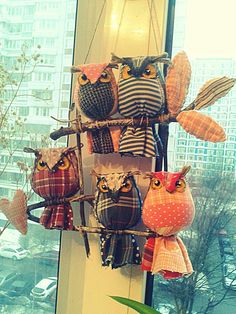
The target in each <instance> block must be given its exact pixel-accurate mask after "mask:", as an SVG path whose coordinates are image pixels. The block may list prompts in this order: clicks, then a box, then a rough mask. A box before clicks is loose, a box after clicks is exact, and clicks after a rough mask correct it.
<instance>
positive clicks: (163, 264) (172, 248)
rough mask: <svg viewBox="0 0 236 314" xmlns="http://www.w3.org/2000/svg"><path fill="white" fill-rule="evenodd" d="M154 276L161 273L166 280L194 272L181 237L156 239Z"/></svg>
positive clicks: (152, 268) (153, 264) (153, 265)
mask: <svg viewBox="0 0 236 314" xmlns="http://www.w3.org/2000/svg"><path fill="white" fill-rule="evenodd" d="M151 271H152V273H153V274H155V273H161V274H162V275H163V277H164V278H165V279H171V278H178V277H182V276H183V275H189V274H191V273H192V272H193V268H192V264H191V261H190V259H189V256H188V253H187V250H186V248H185V246H184V244H183V242H182V241H181V239H180V238H179V237H176V236H169V237H158V238H156V239H155V246H154V252H153V263H152V267H151Z"/></svg>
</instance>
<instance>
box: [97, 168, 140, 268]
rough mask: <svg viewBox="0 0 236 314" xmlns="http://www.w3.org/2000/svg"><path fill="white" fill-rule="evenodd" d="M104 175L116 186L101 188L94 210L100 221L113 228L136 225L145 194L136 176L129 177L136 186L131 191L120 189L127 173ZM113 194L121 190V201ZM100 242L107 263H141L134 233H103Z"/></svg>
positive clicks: (104, 177) (113, 264) (119, 196)
mask: <svg viewBox="0 0 236 314" xmlns="http://www.w3.org/2000/svg"><path fill="white" fill-rule="evenodd" d="M102 178H103V180H104V179H107V181H106V182H107V184H108V187H109V186H110V187H111V186H112V187H113V189H109V191H108V192H106V193H102V192H101V191H100V190H99V189H98V191H97V192H96V195H95V205H94V211H95V216H96V218H97V220H98V222H99V223H101V224H102V225H103V226H104V227H105V228H107V229H112V230H122V229H129V228H132V227H134V226H135V225H136V224H137V223H138V222H139V221H140V218H141V197H140V193H139V191H138V188H137V186H136V184H135V181H134V178H133V176H129V177H128V179H129V180H130V181H131V182H132V185H133V187H132V189H131V190H130V191H129V192H122V191H120V188H121V187H122V184H123V183H124V182H125V180H126V179H127V175H125V174H121V175H118V176H117V174H110V175H104V176H103V175H102ZM98 182H99V181H98ZM113 193H118V195H117V196H118V199H117V200H114V199H113V197H112V194H113ZM100 244H101V257H102V265H103V266H109V265H110V266H111V268H117V267H121V266H123V265H126V264H140V263H141V257H140V253H139V248H138V245H137V243H136V240H135V238H134V237H133V236H131V235H116V234H107V235H106V236H104V235H101V237H100Z"/></svg>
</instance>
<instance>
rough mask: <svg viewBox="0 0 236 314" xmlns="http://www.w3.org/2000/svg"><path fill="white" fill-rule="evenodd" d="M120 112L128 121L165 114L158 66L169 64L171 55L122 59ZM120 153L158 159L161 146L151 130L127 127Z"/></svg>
mask: <svg viewBox="0 0 236 314" xmlns="http://www.w3.org/2000/svg"><path fill="white" fill-rule="evenodd" d="M112 61H113V62H114V63H115V62H116V63H121V64H122V65H121V70H120V79H119V83H118V109H119V112H120V113H121V115H122V116H124V117H126V118H142V117H143V118H147V119H148V118H150V117H155V116H156V115H158V114H161V113H163V111H164V106H165V93H164V80H163V78H162V74H161V72H160V70H159V68H158V63H160V62H162V63H163V62H164V63H168V62H169V61H168V59H167V54H163V55H161V56H158V57H151V56H149V57H136V58H128V57H127V58H119V57H116V56H115V55H113V56H112ZM119 152H120V153H121V154H122V155H133V156H144V157H155V156H156V155H157V154H158V151H157V145H156V142H155V139H154V136H153V131H152V128H151V127H136V128H135V127H132V126H128V127H125V128H124V129H123V131H122V134H121V139H120V148H119Z"/></svg>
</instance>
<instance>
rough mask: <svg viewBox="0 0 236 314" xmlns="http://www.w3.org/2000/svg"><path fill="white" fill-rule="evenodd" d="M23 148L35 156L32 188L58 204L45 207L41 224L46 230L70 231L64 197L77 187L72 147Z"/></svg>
mask: <svg viewBox="0 0 236 314" xmlns="http://www.w3.org/2000/svg"><path fill="white" fill-rule="evenodd" d="M25 151H28V152H29V151H31V152H34V154H35V156H36V158H35V164H34V169H33V173H32V177H31V185H32V188H33V190H34V191H35V193H37V194H38V195H39V196H41V197H43V198H44V199H45V200H50V201H52V202H53V201H55V203H58V205H49V206H47V207H46V208H45V209H44V211H43V213H42V215H41V217H40V223H41V224H42V225H43V226H44V227H45V228H46V229H64V230H72V229H73V212H72V208H71V205H70V203H68V202H67V203H65V202H64V200H63V198H65V197H70V196H72V195H74V194H75V193H76V192H77V191H78V190H79V187H80V185H79V173H78V161H77V157H76V154H75V148H70V147H69V148H67V147H66V148H41V149H37V150H32V149H25ZM60 200H61V202H60Z"/></svg>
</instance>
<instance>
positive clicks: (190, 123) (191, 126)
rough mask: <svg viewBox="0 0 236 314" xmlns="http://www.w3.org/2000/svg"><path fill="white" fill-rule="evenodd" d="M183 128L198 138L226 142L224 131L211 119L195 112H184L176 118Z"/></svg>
mask: <svg viewBox="0 0 236 314" xmlns="http://www.w3.org/2000/svg"><path fill="white" fill-rule="evenodd" d="M176 120H177V121H178V122H179V124H180V125H181V126H182V128H183V129H184V130H185V131H186V132H187V133H190V134H192V135H194V136H195V137H196V138H199V139H201V140H204V141H209V142H213V143H215V142H224V141H225V140H226V134H225V131H224V129H223V128H222V127H221V126H220V125H219V124H218V123H217V122H216V121H215V120H213V119H212V118H211V117H209V116H206V115H205V114H202V113H200V112H198V111H195V110H190V111H182V112H180V114H178V116H177V117H176Z"/></svg>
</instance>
